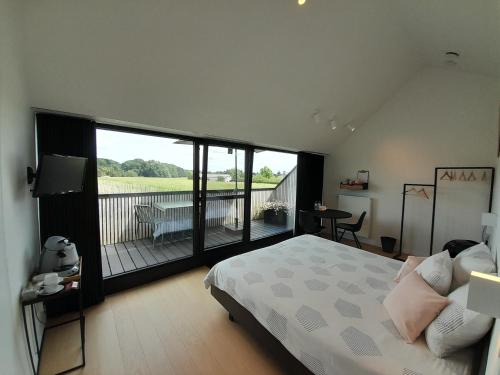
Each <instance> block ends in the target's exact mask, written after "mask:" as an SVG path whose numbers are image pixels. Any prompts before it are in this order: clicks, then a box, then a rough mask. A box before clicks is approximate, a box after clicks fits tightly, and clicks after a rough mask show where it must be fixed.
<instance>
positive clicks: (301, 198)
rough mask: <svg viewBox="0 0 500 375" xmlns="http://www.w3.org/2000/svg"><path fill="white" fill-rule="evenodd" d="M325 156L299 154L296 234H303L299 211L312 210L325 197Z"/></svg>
mask: <svg viewBox="0 0 500 375" xmlns="http://www.w3.org/2000/svg"><path fill="white" fill-rule="evenodd" d="M323 165H324V156H323V155H316V154H310V153H307V152H299V154H298V156H297V204H296V207H297V212H296V216H295V217H296V218H297V219H296V220H295V233H296V234H302V232H301V230H300V227H299V220H298V218H299V210H312V209H313V208H314V202H316V201H321V200H322V196H323Z"/></svg>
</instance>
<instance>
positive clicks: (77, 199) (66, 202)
mask: <svg viewBox="0 0 500 375" xmlns="http://www.w3.org/2000/svg"><path fill="white" fill-rule="evenodd" d="M36 120H37V145H38V155H39V157H40V155H41V154H44V153H45V154H61V155H70V156H81V157H86V158H88V162H87V168H86V172H85V180H84V185H83V186H84V188H83V189H84V190H83V192H81V193H74V194H68V195H56V196H51V197H41V198H39V207H40V237H41V241H42V245H43V243H44V242H45V240H46V239H47V237H49V236H54V235H59V236H64V237H67V238H69V239H70V241H72V242H74V243H75V244H76V248H77V250H78V253H79V255H80V256H82V257H83V261H82V291H83V300H84V304H85V305H86V306H89V305H92V304H95V303H98V302H101V301H102V300H103V299H104V292H103V282H102V268H101V253H100V239H99V208H98V201H97V154H96V126H95V123H94V122H93V121H91V120H87V119H82V118H76V117H69V116H61V115H54V114H45V113H44V114H37V116H36ZM61 178H64V175H61ZM63 310H64V309H63Z"/></svg>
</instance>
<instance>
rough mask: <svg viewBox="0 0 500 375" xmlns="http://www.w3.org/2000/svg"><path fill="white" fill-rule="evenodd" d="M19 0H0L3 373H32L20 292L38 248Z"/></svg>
mask: <svg viewBox="0 0 500 375" xmlns="http://www.w3.org/2000/svg"><path fill="white" fill-rule="evenodd" d="M18 3H19V2H18V1H17V0H0V285H1V288H0V332H1V334H0V373H1V374H13V375H15V374H29V373H30V371H31V368H30V367H29V361H28V352H27V350H26V342H25V341H26V340H25V338H24V332H23V328H22V323H21V311H20V306H19V293H20V291H21V288H22V286H23V285H24V284H25V283H26V281H27V279H28V276H29V274H30V273H31V272H32V270H33V266H34V263H35V259H36V253H37V243H38V241H37V232H38V230H37V225H36V209H35V207H36V206H35V200H34V199H33V198H31V196H30V193H29V191H28V186H27V185H26V177H25V169H26V166H28V165H32V166H34V125H33V118H32V116H31V111H30V107H29V102H28V100H27V95H26V91H25V82H24V76H23V63H22V60H21V58H20V54H19V31H18V30H17V27H18V25H19V17H18V9H17V7H18Z"/></svg>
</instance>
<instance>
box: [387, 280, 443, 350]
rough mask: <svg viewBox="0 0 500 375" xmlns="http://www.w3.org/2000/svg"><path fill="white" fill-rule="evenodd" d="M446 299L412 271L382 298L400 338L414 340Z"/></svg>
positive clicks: (410, 341)
mask: <svg viewBox="0 0 500 375" xmlns="http://www.w3.org/2000/svg"><path fill="white" fill-rule="evenodd" d="M448 303H449V301H448V298H446V297H442V296H440V295H439V294H438V293H436V292H435V291H434V289H432V288H431V287H430V286H429V285H428V284H427V283H426V282H425V281H424V279H422V276H420V275H419V274H418V273H416V272H415V271H413V272H411V273H410V274H409V275H407V276H406V277H405V278H404V279H402V280H401V282H400V283H399V284H398V285H396V287H395V288H394V289H393V290H391V292H390V293H389V294H388V295H387V297H386V298H385V300H384V306H385V308H386V310H387V312H388V313H389V316H390V317H391V319H392V321H393V322H394V325H395V326H396V328H397V329H398V331H399V333H400V334H401V337H403V339H404V340H405V341H406V342H408V343H412V342H414V341H415V340H416V339H417V337H418V336H419V335H420V334H421V333H422V331H423V330H424V329H425V328H426V327H427V326H428V325H429V324H430V323H431V322H432V321H433V320H434V319H435V318H436V317H437V316H438V315H439V313H440V312H441V310H443V309H444V308H445V307H446V306H447V305H448Z"/></svg>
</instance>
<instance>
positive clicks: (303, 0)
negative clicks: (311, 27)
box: [297, 0, 306, 5]
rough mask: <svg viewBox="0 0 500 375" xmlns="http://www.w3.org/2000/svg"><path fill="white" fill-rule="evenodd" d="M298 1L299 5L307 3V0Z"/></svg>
mask: <svg viewBox="0 0 500 375" xmlns="http://www.w3.org/2000/svg"><path fill="white" fill-rule="evenodd" d="M297 3H298V4H299V5H304V4H305V3H306V0H298V1H297Z"/></svg>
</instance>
